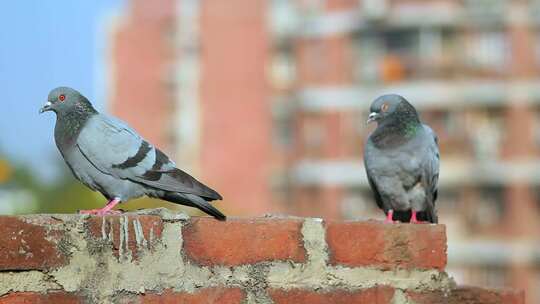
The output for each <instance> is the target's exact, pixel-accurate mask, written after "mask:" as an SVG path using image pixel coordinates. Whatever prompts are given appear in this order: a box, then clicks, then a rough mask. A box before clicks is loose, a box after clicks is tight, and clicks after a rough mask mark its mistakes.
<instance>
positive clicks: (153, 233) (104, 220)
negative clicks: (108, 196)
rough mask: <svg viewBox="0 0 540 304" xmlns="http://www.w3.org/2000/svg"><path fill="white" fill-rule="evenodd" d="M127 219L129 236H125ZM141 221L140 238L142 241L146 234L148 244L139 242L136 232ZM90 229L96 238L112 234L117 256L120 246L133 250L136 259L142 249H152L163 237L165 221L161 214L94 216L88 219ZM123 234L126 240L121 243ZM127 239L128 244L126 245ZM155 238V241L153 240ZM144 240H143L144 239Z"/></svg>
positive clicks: (92, 235)
mask: <svg viewBox="0 0 540 304" xmlns="http://www.w3.org/2000/svg"><path fill="white" fill-rule="evenodd" d="M126 219H127V238H126V237H125V230H124V227H125V225H126V224H125V223H124V224H123V225H122V223H123V221H125V220H126ZM138 223H140V228H141V230H142V235H139V240H141V241H142V238H141V236H144V240H146V246H145V245H144V244H143V243H141V242H139V244H137V234H136V233H135V226H136V225H137V226H138ZM87 226H88V231H89V233H90V235H91V237H93V238H96V239H103V234H104V233H105V236H106V238H107V239H109V234H112V245H113V253H114V255H115V256H116V257H118V256H119V249H120V246H122V248H123V249H124V250H125V249H126V248H127V249H129V250H130V251H131V255H132V256H133V258H134V259H136V258H137V257H138V255H139V253H140V250H141V249H142V250H144V249H152V248H153V246H154V245H155V242H156V241H157V240H159V239H160V238H161V233H162V231H163V221H162V220H161V218H160V217H159V216H153V215H127V216H123V215H114V216H105V217H101V216H92V217H90V218H88V220H87ZM121 234H123V238H124V242H123V244H120V235H121ZM126 239H127V246H126ZM152 240H153V241H152ZM142 242H143V241H142Z"/></svg>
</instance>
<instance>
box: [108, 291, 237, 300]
mask: <svg viewBox="0 0 540 304" xmlns="http://www.w3.org/2000/svg"><path fill="white" fill-rule="evenodd" d="M245 298H246V294H245V292H244V291H243V290H241V289H239V288H207V289H203V290H199V291H197V292H195V293H186V292H171V291H167V292H165V293H163V294H145V295H140V296H134V297H124V298H122V299H120V300H119V301H118V303H119V304H128V303H129V304H158V303H159V304H211V303H218V304H240V303H242V302H243V301H244V300H245Z"/></svg>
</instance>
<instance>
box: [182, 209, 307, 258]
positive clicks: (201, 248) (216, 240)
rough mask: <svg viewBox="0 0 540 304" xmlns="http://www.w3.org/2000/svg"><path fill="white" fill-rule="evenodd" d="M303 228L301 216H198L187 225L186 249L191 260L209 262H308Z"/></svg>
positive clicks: (185, 234) (184, 232) (185, 230)
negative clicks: (209, 217)
mask: <svg viewBox="0 0 540 304" xmlns="http://www.w3.org/2000/svg"><path fill="white" fill-rule="evenodd" d="M301 228H302V221H301V220H285V219H249V220H248V219H246V220H240V219H231V220H227V221H226V222H219V221H216V220H213V219H206V218H195V219H192V220H191V223H190V224H188V225H187V226H186V227H184V230H183V236H184V250H185V254H186V256H187V257H188V258H189V259H190V260H192V261H194V262H195V263H197V264H199V265H206V266H210V265H226V266H237V265H243V264H253V263H258V262H264V261H274V260H291V261H295V262H305V260H306V251H305V249H304V247H303V241H302V234H301Z"/></svg>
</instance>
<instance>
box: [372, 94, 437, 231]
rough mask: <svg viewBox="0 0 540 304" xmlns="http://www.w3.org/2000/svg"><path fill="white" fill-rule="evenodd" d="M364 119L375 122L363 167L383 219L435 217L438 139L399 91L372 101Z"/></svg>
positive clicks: (434, 221) (429, 220)
mask: <svg viewBox="0 0 540 304" xmlns="http://www.w3.org/2000/svg"><path fill="white" fill-rule="evenodd" d="M370 112H371V114H369V119H368V121H367V122H368V123H370V122H372V121H376V122H377V128H376V129H375V131H373V133H372V134H371V135H370V136H369V138H368V140H367V142H366V145H365V149H364V164H365V168H366V173H367V177H368V181H369V185H370V186H371V190H372V191H373V194H374V196H375V201H376V202H377V205H378V206H379V208H381V209H382V210H383V211H384V213H385V214H386V216H387V219H386V221H387V222H393V221H394V220H397V221H400V222H411V223H417V222H419V221H427V222H431V223H437V221H438V218H437V213H436V210H435V200H437V183H438V180H439V147H438V139H437V136H436V135H435V133H434V132H433V131H432V130H431V128H430V127H428V126H427V125H424V124H422V123H421V122H420V118H419V117H418V113H416V110H415V108H414V107H413V106H412V105H411V104H410V103H409V102H408V101H407V100H405V98H403V97H401V96H399V95H394V94H391V95H383V96H381V97H379V98H377V99H375V101H374V102H373V103H372V104H371V108H370Z"/></svg>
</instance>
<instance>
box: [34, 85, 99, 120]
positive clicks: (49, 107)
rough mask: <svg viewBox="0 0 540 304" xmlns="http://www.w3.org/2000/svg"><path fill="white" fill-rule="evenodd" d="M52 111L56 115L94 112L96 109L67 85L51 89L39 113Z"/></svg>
mask: <svg viewBox="0 0 540 304" xmlns="http://www.w3.org/2000/svg"><path fill="white" fill-rule="evenodd" d="M47 111H53V112H55V113H56V114H57V115H58V114H64V113H69V112H73V111H77V112H89V113H95V112H96V110H95V109H94V107H92V104H91V103H90V101H88V99H86V97H84V96H83V95H81V93H79V92H78V91H77V90H74V89H72V88H69V87H58V88H56V89H53V90H52V91H51V92H50V93H49V96H48V97H47V102H46V103H45V105H44V106H43V107H42V108H41V109H40V110H39V113H43V112H47Z"/></svg>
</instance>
